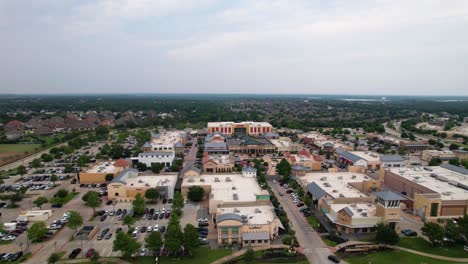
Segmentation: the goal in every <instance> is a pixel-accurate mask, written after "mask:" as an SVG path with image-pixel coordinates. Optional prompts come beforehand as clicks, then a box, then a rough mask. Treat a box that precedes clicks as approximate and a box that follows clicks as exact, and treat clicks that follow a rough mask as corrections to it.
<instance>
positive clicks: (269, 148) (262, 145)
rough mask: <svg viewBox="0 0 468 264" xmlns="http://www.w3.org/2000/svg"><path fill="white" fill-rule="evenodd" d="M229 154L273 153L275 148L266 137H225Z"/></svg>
mask: <svg viewBox="0 0 468 264" xmlns="http://www.w3.org/2000/svg"><path fill="white" fill-rule="evenodd" d="M227 145H228V148H229V152H230V153H231V154H247V155H264V154H273V153H275V151H276V148H275V146H274V145H273V144H271V143H270V141H268V140H267V139H266V138H262V137H256V138H254V137H250V136H242V137H239V138H229V139H227Z"/></svg>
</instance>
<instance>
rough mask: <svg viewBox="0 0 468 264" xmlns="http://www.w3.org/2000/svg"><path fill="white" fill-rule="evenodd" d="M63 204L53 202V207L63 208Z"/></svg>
mask: <svg viewBox="0 0 468 264" xmlns="http://www.w3.org/2000/svg"><path fill="white" fill-rule="evenodd" d="M62 206H63V205H62V204H61V203H56V204H52V206H51V207H52V208H62Z"/></svg>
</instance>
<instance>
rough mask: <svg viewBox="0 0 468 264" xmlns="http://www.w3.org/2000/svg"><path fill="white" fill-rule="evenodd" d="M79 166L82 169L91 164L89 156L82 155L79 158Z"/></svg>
mask: <svg viewBox="0 0 468 264" xmlns="http://www.w3.org/2000/svg"><path fill="white" fill-rule="evenodd" d="M77 163H78V166H80V167H84V166H86V164H88V163H89V156H88V155H81V156H80V157H79V158H78V162H77Z"/></svg>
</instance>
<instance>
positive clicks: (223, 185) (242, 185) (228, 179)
mask: <svg viewBox="0 0 468 264" xmlns="http://www.w3.org/2000/svg"><path fill="white" fill-rule="evenodd" d="M195 185H196V186H203V185H210V186H211V194H210V199H214V200H221V201H224V202H250V201H252V202H253V201H256V200H257V198H256V195H260V194H268V192H267V191H266V190H262V189H261V188H260V185H259V184H258V183H257V180H256V179H255V178H254V177H249V176H243V175H242V174H234V173H232V174H201V175H200V176H196V177H188V178H184V180H183V182H182V187H184V186H195ZM235 197H237V199H236V198H235Z"/></svg>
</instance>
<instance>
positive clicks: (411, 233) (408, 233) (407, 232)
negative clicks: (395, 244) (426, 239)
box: [401, 229, 418, 237]
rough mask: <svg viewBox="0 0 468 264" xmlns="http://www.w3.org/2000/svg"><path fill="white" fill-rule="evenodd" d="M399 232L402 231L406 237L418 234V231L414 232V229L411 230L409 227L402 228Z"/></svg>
mask: <svg viewBox="0 0 468 264" xmlns="http://www.w3.org/2000/svg"><path fill="white" fill-rule="evenodd" d="M401 233H403V235H405V236H408V237H414V236H418V233H416V231H414V230H411V229H403V230H401Z"/></svg>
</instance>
